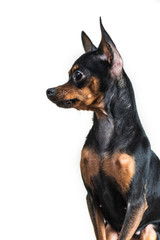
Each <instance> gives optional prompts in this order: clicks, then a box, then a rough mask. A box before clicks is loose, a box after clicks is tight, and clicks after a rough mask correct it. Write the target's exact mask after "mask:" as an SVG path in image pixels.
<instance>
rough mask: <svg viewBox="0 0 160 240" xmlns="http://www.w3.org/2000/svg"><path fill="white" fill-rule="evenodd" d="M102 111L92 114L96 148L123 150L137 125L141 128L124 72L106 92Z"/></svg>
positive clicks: (128, 82)
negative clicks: (121, 77) (118, 80)
mask: <svg viewBox="0 0 160 240" xmlns="http://www.w3.org/2000/svg"><path fill="white" fill-rule="evenodd" d="M103 111H104V112H105V113H106V114H104V113H103V112H102V111H101V115H97V113H95V114H94V125H93V128H92V131H93V132H94V134H95V136H96V141H97V144H98V146H99V147H98V148H99V149H101V150H100V151H102V152H107V151H115V149H116V148H117V151H118V150H119V151H123V150H124V149H125V148H126V147H127V146H126V145H127V144H129V143H130V142H131V141H132V139H133V137H134V136H135V134H136V131H137V126H139V129H140V130H141V129H142V127H141V123H140V121H139V117H138V113H137V109H136V103H135V98H134V93H133V88H132V85H131V82H130V80H129V79H128V77H127V75H126V74H125V73H123V79H121V82H120V83H119V82H117V85H116V86H115V85H114V86H111V89H108V91H107V92H106V96H105V97H104V110H103ZM126 139H127V140H126ZM113 148H114V149H113Z"/></svg>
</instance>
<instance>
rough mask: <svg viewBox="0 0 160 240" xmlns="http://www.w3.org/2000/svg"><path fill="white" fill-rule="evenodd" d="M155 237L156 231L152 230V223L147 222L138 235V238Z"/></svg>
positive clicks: (142, 239)
mask: <svg viewBox="0 0 160 240" xmlns="http://www.w3.org/2000/svg"><path fill="white" fill-rule="evenodd" d="M156 239H157V233H156V231H155V230H154V227H153V225H152V224H149V225H148V226H147V227H145V228H144V229H143V230H142V233H141V235H140V240H156Z"/></svg>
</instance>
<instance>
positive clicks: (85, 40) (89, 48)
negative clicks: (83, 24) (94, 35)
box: [81, 31, 97, 52]
mask: <svg viewBox="0 0 160 240" xmlns="http://www.w3.org/2000/svg"><path fill="white" fill-rule="evenodd" d="M81 37H82V43H83V47H84V50H85V52H91V51H94V50H96V49H97V48H96V47H95V46H94V44H93V43H92V41H91V40H90V38H89V37H88V36H87V34H86V33H85V32H83V31H82V34H81Z"/></svg>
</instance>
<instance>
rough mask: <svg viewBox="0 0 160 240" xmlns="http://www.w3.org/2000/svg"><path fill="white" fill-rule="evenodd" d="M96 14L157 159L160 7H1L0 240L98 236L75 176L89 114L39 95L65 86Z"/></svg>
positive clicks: (142, 2) (158, 2)
mask: <svg viewBox="0 0 160 240" xmlns="http://www.w3.org/2000/svg"><path fill="white" fill-rule="evenodd" d="M100 16H101V17H102V20H103V24H104V26H105V28H106V29H107V31H108V32H109V34H110V35H111V36H112V38H113V40H114V42H115V43H116V45H117V48H118V49H119V51H120V53H121V55H122V57H123V60H124V67H125V70H126V72H127V74H128V75H129V77H130V79H131V80H132V83H133V86H134V89H135V92H136V101H137V105H138V110H139V114H140V117H141V120H142V123H143V126H144V128H145V130H146V132H147V135H148V136H149V138H150V140H151V144H152V148H153V149H154V150H155V151H156V153H157V154H158V155H159V156H160V148H159V147H160V139H159V136H160V124H159V123H160V0H130V1H128V0H112V1H111V0H105V1H101V0H99V1H95V2H94V1H93V0H92V1H89V0H88V1H87V0H81V1H73V0H67V1H60V0H59V1H53V0H52V1H51V0H50V1H49V0H46V1H44V0H26V1H20V0H19V1H18V0H14V1H11V0H0V140H1V143H0V147H1V150H0V240H12V239H13V240H46V239H47V240H51V239H52V240H55V239H56V240H62V239H70V240H72V239H73V240H75V239H76V240H82V239H83V240H89V239H94V238H95V237H94V233H93V230H92V225H91V222H90V219H89V214H88V211H87V207H86V202H85V196H86V191H85V189H84V186H83V182H82V180H81V175H80V169H79V161H80V152H81V148H82V146H83V143H84V141H85V137H86V135H87V132H88V131H89V128H90V127H91V124H92V120H91V119H92V113H90V112H78V111H76V110H64V109H60V108H58V107H56V106H55V105H54V104H52V103H51V102H50V101H49V100H48V99H47V97H46V93H45V91H46V89H47V88H50V87H55V86H57V85H60V84H62V83H65V82H66V81H67V79H68V70H69V69H70V67H71V65H72V64H73V62H74V61H75V60H76V58H77V57H79V56H80V55H81V54H82V53H83V48H82V45H81V39H80V33H81V30H84V31H86V33H87V34H88V35H89V36H90V38H91V39H92V41H93V42H94V44H95V45H98V44H99V41H100V37H101V34H100V28H99V17H100Z"/></svg>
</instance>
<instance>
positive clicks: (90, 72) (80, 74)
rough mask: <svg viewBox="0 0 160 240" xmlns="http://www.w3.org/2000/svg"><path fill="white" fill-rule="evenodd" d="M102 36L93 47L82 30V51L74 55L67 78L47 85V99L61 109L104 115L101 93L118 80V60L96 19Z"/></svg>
mask: <svg viewBox="0 0 160 240" xmlns="http://www.w3.org/2000/svg"><path fill="white" fill-rule="evenodd" d="M100 26H101V33H102V39H101V42H100V45H99V47H98V48H96V47H95V46H94V45H93V43H92V41H91V40H90V39H89V37H88V36H87V35H86V34H85V33H84V32H82V43H83V46H84V50H85V52H86V53H85V54H83V55H82V56H81V57H80V58H78V59H77V60H76V61H75V63H74V64H73V66H72V68H71V69H70V71H69V81H68V82H67V83H65V84H64V85H62V86H58V87H55V88H49V89H48V90H47V96H48V98H49V100H51V101H52V102H53V103H55V104H57V106H59V107H63V108H76V109H78V110H93V111H95V112H99V111H100V112H101V113H103V114H105V109H104V102H103V99H104V96H106V94H107V91H109V89H110V88H111V86H112V85H113V84H114V83H115V82H117V81H119V79H121V75H122V68H123V66H122V65H123V64H122V59H121V57H120V54H119V53H118V51H117V49H116V46H115V44H114V43H113V41H112V39H111V38H110V36H109V35H108V33H107V32H106V31H105V29H104V27H103V25H102V22H101V19H100Z"/></svg>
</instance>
